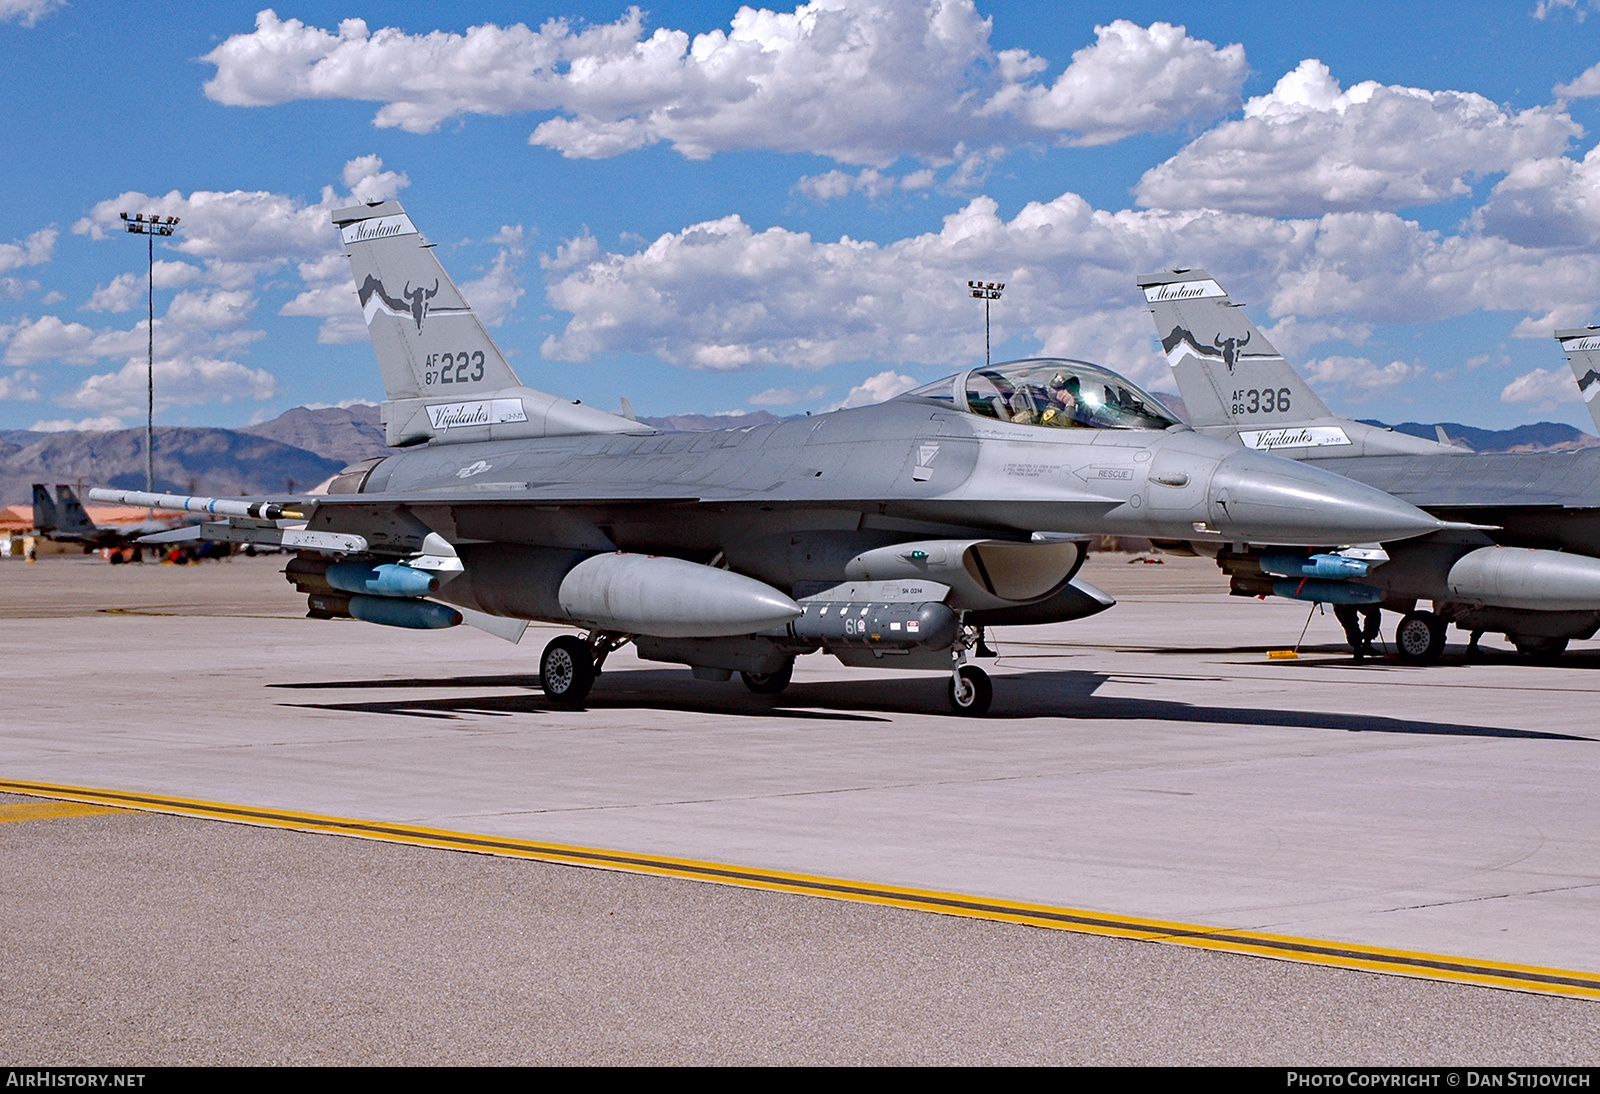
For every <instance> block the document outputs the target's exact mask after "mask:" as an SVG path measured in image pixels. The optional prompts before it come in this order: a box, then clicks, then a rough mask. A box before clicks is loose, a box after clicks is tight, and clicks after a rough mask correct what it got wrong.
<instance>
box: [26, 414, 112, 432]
mask: <svg viewBox="0 0 1600 1094" xmlns="http://www.w3.org/2000/svg"><path fill="white" fill-rule="evenodd" d="M28 428H29V429H31V430H32V431H33V432H35V433H112V432H115V431H116V430H118V429H123V428H125V427H124V425H123V424H122V419H121V418H118V417H117V416H116V415H114V414H102V415H100V416H99V417H95V418H76V419H74V418H49V419H45V420H41V421H37V422H34V423H33V424H32V425H30V426H29V427H28Z"/></svg>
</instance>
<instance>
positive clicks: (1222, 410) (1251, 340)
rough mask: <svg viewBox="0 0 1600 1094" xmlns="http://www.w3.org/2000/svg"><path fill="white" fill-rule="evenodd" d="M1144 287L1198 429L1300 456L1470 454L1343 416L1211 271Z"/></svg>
mask: <svg viewBox="0 0 1600 1094" xmlns="http://www.w3.org/2000/svg"><path fill="white" fill-rule="evenodd" d="M1138 284H1139V287H1140V288H1141V289H1143V290H1144V298H1145V300H1146V301H1148V302H1149V304H1150V314H1151V315H1152V316H1154V317H1155V321H1156V334H1157V335H1159V336H1160V338H1161V349H1162V351H1163V352H1164V353H1165V354H1166V355H1167V363H1168V364H1170V365H1171V366H1172V373H1173V376H1174V378H1175V379H1176V380H1177V381H1178V390H1179V391H1180V392H1182V394H1183V402H1184V405H1185V406H1186V407H1187V408H1188V410H1189V420H1190V422H1191V423H1192V424H1193V425H1194V428H1195V429H1197V430H1200V431H1202V432H1207V433H1211V434H1213V435H1215V436H1227V437H1237V438H1238V440H1239V441H1240V443H1242V444H1244V445H1246V446H1248V447H1250V448H1257V449H1264V450H1269V451H1272V452H1278V453H1281V454H1282V455H1285V456H1289V457H1290V458H1292V459H1307V458H1312V457H1315V458H1317V459H1328V458H1333V457H1339V456H1379V455H1400V454H1404V455H1423V454H1427V455H1435V454H1438V453H1440V452H1448V453H1452V454H1460V453H1461V452H1463V451H1465V449H1459V448H1455V447H1453V446H1451V445H1449V444H1447V443H1444V442H1439V443H1435V442H1433V441H1429V440H1424V439H1422V438H1420V437H1413V436H1410V435H1409V434H1405V433H1397V432H1395V431H1394V430H1392V429H1389V428H1387V427H1385V426H1373V425H1366V424H1365V423H1362V422H1356V421H1351V420H1350V419H1349V418H1338V417H1335V416H1333V414H1331V413H1330V412H1329V410H1328V405H1327V404H1326V403H1324V402H1323V401H1322V400H1321V399H1319V398H1318V397H1317V394H1316V392H1314V391H1312V390H1311V388H1310V386H1309V385H1308V384H1307V383H1306V382H1305V380H1304V379H1302V378H1301V376H1300V374H1299V373H1298V372H1296V371H1295V370H1294V368H1293V367H1291V366H1290V364H1289V362H1288V361H1285V360H1284V359H1283V355H1282V354H1281V353H1279V352H1278V351H1277V350H1276V349H1275V348H1274V347H1273V345H1272V343H1271V342H1269V341H1268V340H1267V336H1266V335H1264V334H1262V333H1261V332H1260V331H1259V330H1257V329H1256V325H1255V324H1254V323H1252V322H1250V319H1249V317H1248V316H1246V315H1245V313H1244V311H1243V310H1242V309H1241V308H1240V307H1239V305H1238V304H1235V303H1234V302H1233V301H1231V300H1229V299H1228V294H1227V293H1226V292H1225V291H1224V290H1223V288H1222V286H1220V285H1218V284H1217V283H1216V281H1215V280H1213V279H1212V278H1211V276H1210V275H1209V274H1207V273H1206V272H1205V271H1204V270H1172V271H1168V272H1166V273H1161V274H1152V275H1150V276H1147V277H1141V278H1139V280H1138Z"/></svg>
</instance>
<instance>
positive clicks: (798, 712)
mask: <svg viewBox="0 0 1600 1094" xmlns="http://www.w3.org/2000/svg"><path fill="white" fill-rule="evenodd" d="M1129 675H1130V674H1126V673H1116V674H1108V673H1100V672H1086V671H1065V672H1061V671H1033V672H1021V673H1016V674H1013V675H1006V676H1001V677H997V678H996V680H995V683H996V687H995V705H994V707H993V709H991V710H990V712H989V714H988V716H987V718H988V719H996V718H1003V719H1022V718H1071V719H1074V720H1078V721H1101V722H1128V721H1152V722H1189V723H1198V724H1233V725H1256V726H1273V727H1278V728H1285V729H1336V730H1344V731H1346V732H1351V733H1411V734H1424V735H1443V736H1455V737H1512V738H1524V739H1538V740H1552V741H1590V740H1594V739H1595V738H1592V737H1582V736H1575V735H1572V734H1566V733H1545V732H1538V731H1534V730H1523V729H1510V728H1504V727H1498V726H1476V725H1463V724H1458V723H1451V722H1435V721H1418V720H1415V719H1408V718H1390V717H1383V716H1379V715H1369V714H1346V713H1338V712H1331V711H1304V710H1277V709H1272V708H1262V707H1238V706H1203V705H1199V704H1194V703H1184V702H1177V701H1173V700H1164V699H1142V698H1122V697H1113V696H1101V695H1097V694H1096V692H1098V691H1099V689H1100V688H1101V687H1102V686H1103V685H1104V684H1105V683H1106V682H1107V681H1109V680H1112V679H1119V678H1121V679H1126V678H1128V676H1129ZM268 686H269V687H274V688H285V689H294V690H311V691H320V690H342V689H357V690H361V689H372V690H392V689H396V688H406V689H417V688H429V689H449V688H481V687H514V688H519V689H525V690H524V691H523V692H522V693H521V694H514V695H491V696H484V695H473V696H459V697H446V698H427V699H422V698H416V699H406V698H397V699H377V700H366V701H361V702H348V703H289V704H285V705H287V706H294V707H300V708H304V709H311V710H337V711H348V712H352V713H369V714H391V715H402V716H409V717H414V718H443V719H455V718H459V717H463V716H467V715H474V714H489V715H497V716H502V717H503V716H510V715H514V714H539V713H547V712H551V711H556V710H562V709H569V708H562V707H559V706H557V705H556V704H554V703H551V702H550V701H549V700H547V699H546V698H545V697H544V695H543V694H542V693H539V692H538V690H537V689H538V687H539V678H538V676H537V675H529V676H460V677H447V678H435V679H413V680H338V681H327V682H315V681H307V682H296V683H283V684H271V685H268ZM945 687H946V682H945V680H944V678H942V677H931V676H929V677H898V678H891V679H877V680H849V681H828V682H826V683H814V684H813V683H796V684H792V685H791V686H790V687H789V689H788V690H787V691H785V692H784V693H783V694H782V695H781V696H760V695H755V694H752V693H750V692H748V691H746V690H745V689H744V687H743V686H742V685H740V684H739V683H738V681H737V679H735V680H734V681H731V682H729V683H726V684H712V683H704V682H700V681H695V680H691V679H689V678H688V676H687V674H686V673H683V672H681V671H673V670H667V669H645V670H638V671H623V672H611V673H607V674H605V675H603V676H601V677H600V679H599V680H598V681H597V682H596V683H595V688H594V691H592V692H591V693H590V695H589V699H588V702H587V703H586V704H585V705H586V707H587V708H588V709H593V710H628V709H636V710H661V711H666V710H672V711H681V712H684V713H693V714H727V715H733V716H745V717H752V716H753V717H763V718H790V719H797V720H802V721H849V722H887V721H889V718H887V717H885V716H884V714H885V713H892V714H926V715H937V716H941V717H950V716H951V715H950V711H949V708H948V707H947V706H946V704H945V698H944V691H945ZM851 712H860V713H851ZM874 712H881V713H874ZM982 724H983V720H982V719H975V720H973V723H972V725H973V729H974V730H975V731H979V732H981V730H982Z"/></svg>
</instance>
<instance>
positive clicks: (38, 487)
mask: <svg viewBox="0 0 1600 1094" xmlns="http://www.w3.org/2000/svg"><path fill="white" fill-rule="evenodd" d="M60 525H61V518H60V517H59V516H57V515H56V499H55V498H52V497H51V496H50V488H49V487H48V486H46V485H45V484H44V483H42V482H36V483H34V484H33V527H34V529H35V530H36V531H40V532H54V531H55V530H56V529H57V528H58V527H60Z"/></svg>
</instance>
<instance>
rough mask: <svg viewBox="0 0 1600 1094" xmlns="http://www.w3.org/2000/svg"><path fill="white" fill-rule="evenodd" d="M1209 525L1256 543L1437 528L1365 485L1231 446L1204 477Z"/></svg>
mask: <svg viewBox="0 0 1600 1094" xmlns="http://www.w3.org/2000/svg"><path fill="white" fill-rule="evenodd" d="M1210 496H1211V506H1210V512H1211V526H1212V527H1213V528H1214V529H1216V530H1217V531H1218V532H1221V533H1222V534H1224V535H1228V536H1233V537H1236V538H1238V539H1248V540H1252V541H1254V542H1257V543H1282V544H1291V545H1302V546H1308V547H1311V546H1321V545H1325V544H1345V543H1384V542H1388V541H1391V540H1397V539H1409V538H1411V537H1412V536H1420V535H1424V534H1426V533H1428V532H1434V531H1437V530H1438V529H1439V528H1441V527H1443V522H1441V521H1439V520H1438V519H1436V518H1434V517H1431V516H1429V515H1428V514H1427V513H1424V512H1423V511H1422V510H1421V509H1418V508H1417V507H1416V506H1414V505H1411V504H1408V503H1407V502H1403V501H1401V500H1400V499H1399V498H1395V497H1391V496H1390V495H1388V494H1385V493H1384V492H1383V491H1382V490H1378V489H1375V488H1374V487H1371V486H1367V485H1366V484H1365V483H1359V482H1356V481H1355V480H1353V479H1347V478H1345V477H1343V476H1342V475H1335V474H1333V473H1332V472H1329V471H1323V470H1322V469H1321V468H1317V467H1308V466H1306V465H1305V464H1301V463H1296V462H1295V461H1293V460H1288V459H1284V458H1283V457H1281V456H1271V455H1268V454H1266V453H1264V452H1251V451H1245V452H1234V453H1233V454H1231V455H1229V456H1228V457H1227V458H1226V459H1224V460H1223V461H1222V462H1221V464H1219V465H1218V467H1217V470H1216V473H1215V474H1214V475H1213V476H1212V478H1211V491H1210Z"/></svg>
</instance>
